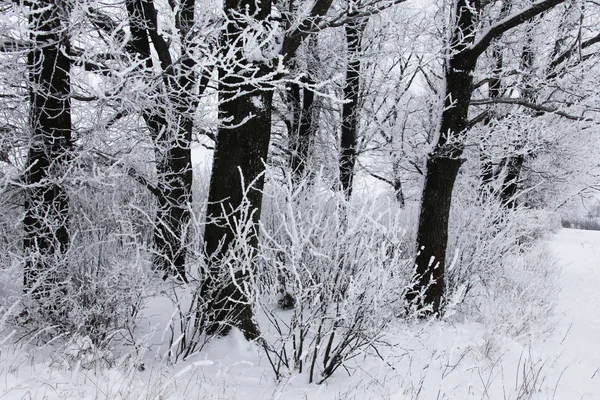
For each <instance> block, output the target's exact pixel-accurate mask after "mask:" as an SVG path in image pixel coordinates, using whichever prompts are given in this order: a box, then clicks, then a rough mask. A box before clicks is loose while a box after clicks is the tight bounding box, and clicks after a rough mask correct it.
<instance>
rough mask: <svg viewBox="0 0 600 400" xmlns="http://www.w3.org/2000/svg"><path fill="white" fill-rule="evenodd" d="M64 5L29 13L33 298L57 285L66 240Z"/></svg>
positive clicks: (28, 207) (28, 268) (28, 238)
mask: <svg viewBox="0 0 600 400" xmlns="http://www.w3.org/2000/svg"><path fill="white" fill-rule="evenodd" d="M67 7H68V6H67V4H66V2H64V1H57V2H54V1H48V0H45V1H38V2H33V3H32V5H31V13H30V15H29V25H30V28H31V32H32V34H31V36H32V38H31V39H32V41H33V43H34V45H33V48H32V50H31V51H30V52H29V55H28V64H29V79H30V82H31V85H30V92H29V93H30V117H29V118H30V126H31V130H32V138H31V142H30V147H29V152H28V157H27V169H26V172H25V182H26V184H27V190H26V201H25V219H24V221H23V225H24V229H25V236H24V240H23V247H24V249H25V252H26V254H27V256H28V260H27V263H26V265H25V271H24V289H25V291H26V292H29V291H32V292H33V293H34V295H35V297H36V298H38V299H40V298H42V297H47V296H49V295H50V293H51V291H53V290H56V289H57V288H56V285H57V284H58V281H59V280H60V273H61V271H60V270H59V269H60V268H61V261H62V260H61V259H60V258H61V256H62V255H63V254H64V253H65V252H66V250H67V248H68V245H69V233H68V215H69V198H68V195H67V192H66V190H65V189H64V188H63V187H62V186H61V183H60V181H61V179H62V174H63V173H64V170H63V167H64V165H65V163H67V162H68V158H69V153H70V150H71V148H72V139H71V97H70V95H71V94H70V90H71V87H70V78H69V74H70V67H71V62H70V59H69V50H70V45H69V36H68V29H67V27H66V26H65V23H66V21H68V9H67Z"/></svg>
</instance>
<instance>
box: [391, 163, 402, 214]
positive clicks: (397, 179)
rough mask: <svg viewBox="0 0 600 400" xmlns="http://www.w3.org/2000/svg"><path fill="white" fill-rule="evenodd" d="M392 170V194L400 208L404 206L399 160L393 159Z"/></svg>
mask: <svg viewBox="0 0 600 400" xmlns="http://www.w3.org/2000/svg"><path fill="white" fill-rule="evenodd" d="M392 169H393V172H394V194H395V197H396V201H397V202H398V205H399V206H400V208H404V205H405V201H404V191H403V190H402V177H401V176H400V160H395V161H394V165H393V168H392Z"/></svg>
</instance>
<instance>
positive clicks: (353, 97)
mask: <svg viewBox="0 0 600 400" xmlns="http://www.w3.org/2000/svg"><path fill="white" fill-rule="evenodd" d="M365 27H366V21H363V20H351V21H350V22H348V23H347V24H346V25H345V29H346V41H347V43H348V64H347V67H346V85H345V86H344V101H345V102H344V105H343V106H342V133H341V141H340V150H341V151H340V166H339V168H340V182H341V184H342V190H343V192H344V195H345V196H346V199H347V200H349V199H350V197H351V196H352V182H353V180H354V166H355V164H356V141H357V137H358V100H359V95H360V58H359V56H360V52H361V40H362V34H363V31H364V29H365Z"/></svg>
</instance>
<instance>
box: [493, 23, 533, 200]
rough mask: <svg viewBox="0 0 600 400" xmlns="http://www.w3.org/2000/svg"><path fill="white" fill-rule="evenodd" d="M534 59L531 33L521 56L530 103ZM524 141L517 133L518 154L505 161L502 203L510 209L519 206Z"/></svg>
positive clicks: (515, 142) (516, 148) (516, 146)
mask: <svg viewBox="0 0 600 400" xmlns="http://www.w3.org/2000/svg"><path fill="white" fill-rule="evenodd" d="M533 57H534V52H533V36H532V34H531V32H528V33H527V41H526V43H525V46H524V47H523V53H522V54H521V70H522V71H524V72H525V75H524V78H523V84H524V85H523V89H522V97H523V98H524V99H525V100H527V101H529V102H532V103H535V100H536V94H535V89H534V88H533V86H532V85H531V75H532V68H533ZM523 141H524V139H523V138H522V134H521V133H516V138H515V140H514V151H515V152H516V154H509V155H508V156H506V157H505V158H504V160H503V164H504V166H505V170H506V175H505V177H504V180H503V181H502V186H501V188H500V202H501V203H502V205H504V206H505V207H507V208H509V209H514V208H516V207H517V205H518V202H517V192H518V189H519V181H520V178H521V170H522V169H523V164H524V163H525V155H524V154H522V153H521V152H522V149H523V145H524V143H523Z"/></svg>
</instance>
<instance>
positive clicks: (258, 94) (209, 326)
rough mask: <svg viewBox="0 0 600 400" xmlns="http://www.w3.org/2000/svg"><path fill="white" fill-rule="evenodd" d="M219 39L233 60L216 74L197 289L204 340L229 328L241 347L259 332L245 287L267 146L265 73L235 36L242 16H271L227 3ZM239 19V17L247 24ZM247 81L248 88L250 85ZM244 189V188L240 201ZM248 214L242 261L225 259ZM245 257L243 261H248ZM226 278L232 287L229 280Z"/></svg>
mask: <svg viewBox="0 0 600 400" xmlns="http://www.w3.org/2000/svg"><path fill="white" fill-rule="evenodd" d="M225 13H226V15H227V18H228V21H227V27H226V31H225V32H224V33H223V35H222V37H221V48H222V49H223V51H222V54H223V55H225V54H226V53H227V52H229V54H232V53H231V50H233V56H232V59H228V60H225V62H226V65H223V66H222V67H221V68H220V69H219V119H220V121H221V124H222V125H221V127H220V128H219V130H218V137H217V144H216V147H215V153H214V161H213V170H212V175H211V180H210V188H209V195H208V207H207V211H206V223H207V224H206V230H205V233H204V243H205V251H206V257H207V264H208V271H207V275H206V276H205V280H204V282H203V285H202V288H201V297H202V299H203V300H204V302H205V304H206V311H205V312H206V313H205V315H202V316H201V318H202V322H201V325H202V326H203V327H204V329H205V331H206V333H208V334H227V333H228V331H229V330H230V329H231V327H237V328H239V329H240V330H241V331H242V332H243V333H244V335H245V337H246V338H247V339H255V338H257V337H258V336H259V334H260V332H259V329H258V325H257V324H256V322H255V321H254V316H253V308H252V303H251V299H250V298H248V296H247V295H248V293H247V292H245V291H244V289H243V288H244V287H247V285H245V283H247V281H248V277H249V274H250V272H249V269H250V268H253V266H252V265H244V262H248V263H251V262H252V261H253V260H252V258H253V257H252V253H253V252H254V251H255V249H256V247H257V244H258V236H257V235H258V226H257V225H258V221H259V219H260V212H261V208H262V198H263V193H262V190H263V187H264V175H263V172H264V170H265V164H264V163H265V162H266V160H267V155H268V150H269V141H270V138H271V112H272V97H273V92H272V90H271V88H268V87H264V86H263V85H264V84H265V83H264V82H263V83H260V80H261V79H262V78H263V77H265V76H266V75H267V74H268V73H269V72H271V69H270V67H269V66H267V65H266V64H263V63H261V62H251V61H249V60H248V59H247V58H246V55H245V54H244V53H243V47H242V44H241V41H240V36H241V35H243V32H244V29H245V28H247V26H248V25H247V21H248V19H249V18H248V17H247V16H248V15H252V16H254V18H255V19H256V23H261V22H262V21H265V20H266V19H267V17H268V16H269V15H270V13H271V3H270V0H260V1H257V2H255V1H253V0H243V1H240V2H239V3H238V2H237V1H235V0H226V2H225ZM240 14H246V18H243V17H241V18H240V16H239V15H240ZM253 80H254V82H253ZM244 188H247V191H246V193H245V192H244ZM245 207H247V210H248V214H246V215H247V216H248V218H250V221H249V222H250V224H251V232H249V233H248V236H247V237H244V238H242V239H243V240H247V242H246V243H244V244H240V245H242V246H244V245H246V246H249V248H250V251H249V252H248V253H246V257H241V259H240V258H237V259H235V258H234V259H232V258H229V259H228V258H227V255H228V252H231V251H236V250H239V249H236V248H235V247H233V246H234V245H235V243H234V241H235V239H236V235H239V234H240V232H236V231H235V228H234V226H235V224H236V223H237V222H244V223H246V222H247V221H243V220H244V212H243V208H245ZM248 255H249V258H250V259H248ZM232 276H233V279H232Z"/></svg>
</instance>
